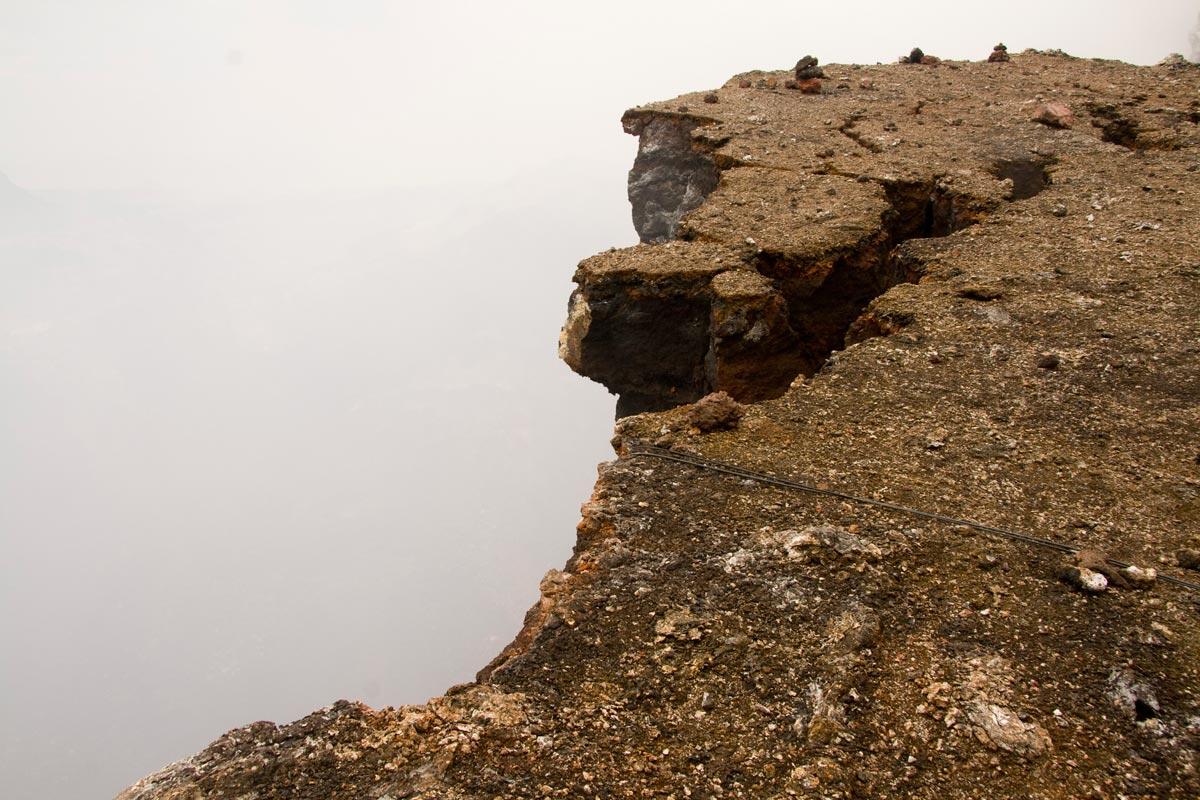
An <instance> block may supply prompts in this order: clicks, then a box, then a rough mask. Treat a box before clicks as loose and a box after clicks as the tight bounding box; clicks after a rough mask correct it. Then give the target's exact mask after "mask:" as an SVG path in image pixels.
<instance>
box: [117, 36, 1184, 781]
mask: <svg viewBox="0 0 1200 800" xmlns="http://www.w3.org/2000/svg"><path fill="white" fill-rule="evenodd" d="M824 72H825V75H826V79H825V86H824V89H823V93H822V94H820V95H806V94H802V93H801V92H799V91H793V90H787V89H784V88H775V87H782V86H783V81H784V79H785V78H786V77H787V73H749V74H746V75H742V76H736V77H735V78H734V79H733V80H731V81H730V82H729V83H728V84H726V85H725V86H724V87H722V88H721V89H720V90H719V91H718V92H717V95H718V97H717V100H718V102H716V103H712V102H709V103H704V102H702V99H701V98H702V96H703V93H701V94H696V95H688V96H685V97H682V98H679V99H677V100H674V101H671V102H669V103H663V104H658V105H652V106H648V107H645V108H640V109H636V110H635V111H632V112H630V113H629V115H627V117H626V121H627V125H628V126H629V127H630V129H631V130H633V131H634V132H635V133H637V132H640V133H641V135H642V136H643V137H644V138H643V148H642V153H641V154H640V155H639V163H640V166H639V167H636V168H635V174H634V175H633V176H632V177H631V192H632V194H633V195H634V204H635V209H639V208H640V210H636V211H635V213H636V214H637V216H638V218H639V222H638V225H639V229H640V230H641V231H642V234H643V238H644V239H646V240H655V241H654V243H646V244H641V245H638V246H636V247H633V248H629V249H626V250H618V251H613V252H609V253H605V254H602V255H599V256H596V257H595V258H592V259H589V260H587V261H585V262H584V263H583V264H582V265H581V266H580V268H579V271H578V272H577V274H576V280H577V282H578V284H579V288H578V291H577V292H576V294H575V296H574V298H573V300H572V303H571V311H570V318H569V320H568V322H567V325H566V327H565V329H564V333H563V337H562V351H563V355H564V357H565V358H566V359H567V360H568V362H569V363H570V364H571V365H572V366H573V367H574V368H575V369H577V370H579V371H581V372H583V373H584V374H587V375H589V376H592V377H595V378H597V379H599V380H602V381H603V382H604V383H605V384H606V385H608V386H609V387H610V388H613V389H614V390H616V391H619V392H621V394H622V401H623V406H624V408H623V410H624V411H636V410H639V409H641V408H665V407H667V406H671V405H676V404H679V403H687V402H690V401H694V400H697V399H698V398H700V397H701V396H704V395H707V394H709V393H710V392H712V391H714V390H723V391H726V392H728V393H729V394H730V395H732V396H733V397H734V398H736V399H738V400H741V401H762V402H755V403H754V404H752V405H749V406H747V407H745V408H741V409H738V411H739V412H740V414H741V415H740V418H738V419H733V418H732V417H731V418H730V424H729V425H722V426H719V427H718V428H716V429H714V430H712V431H711V432H708V433H702V432H700V429H699V428H698V427H697V426H696V425H694V422H695V420H696V419H697V417H696V416H695V415H694V414H693V413H692V412H690V410H689V408H679V409H672V410H667V411H664V412H661V413H648V414H640V415H637V416H631V417H629V418H627V419H624V420H622V421H621V422H620V423H618V426H617V436H616V438H615V439H614V444H615V446H616V447H617V449H618V453H619V454H620V455H621V456H622V457H620V458H618V460H616V461H615V462H613V463H611V464H607V465H604V466H602V467H601V470H600V477H599V480H598V482H597V484H596V489H595V493H594V495H593V497H592V498H591V500H590V501H589V502H588V503H587V504H586V505H585V506H584V508H583V520H582V522H581V523H580V525H579V530H578V542H577V545H576V549H575V554H574V556H573V557H572V558H571V560H570V561H569V562H568V563H567V565H566V567H565V569H563V570H562V571H557V570H552V571H551V572H550V573H549V574H548V575H547V576H546V578H545V580H544V581H543V583H542V587H541V588H542V597H541V600H540V601H539V603H538V604H537V605H536V606H535V607H534V608H533V609H531V610H530V612H529V614H528V616H527V617H526V621H525V626H524V628H523V630H522V631H521V632H520V634H519V635H518V636H517V638H516V639H515V641H514V642H513V643H512V644H511V645H510V646H509V647H508V648H506V649H505V650H504V652H502V653H501V654H500V655H499V656H498V657H497V658H496V660H495V661H493V662H492V663H491V664H490V665H488V667H487V668H486V669H484V670H483V671H482V672H481V673H480V675H479V678H478V680H477V682H476V683H474V684H471V685H469V686H464V687H457V688H456V689H454V690H452V691H451V692H449V693H448V694H447V696H446V697H444V698H437V699H435V700H433V701H431V702H430V703H429V704H428V705H426V706H420V707H407V708H402V709H384V710H382V711H373V710H370V709H368V708H366V707H364V706H361V705H354V704H339V705H335V706H332V707H330V708H328V709H325V710H323V711H321V712H318V713H316V714H314V715H313V716H310V717H308V718H306V719H304V720H301V721H300V722H297V723H292V724H290V725H284V726H276V725H272V724H269V723H256V724H255V725H252V726H249V727H248V728H244V729H241V730H238V731H234V732H231V733H229V734H227V735H226V736H224V737H222V738H221V739H219V740H217V742H215V743H214V744H213V745H212V746H211V747H210V748H208V749H207V750H205V751H204V752H202V753H200V754H199V755H197V756H194V757H192V758H190V759H187V760H184V761H182V762H179V763H177V764H174V765H172V766H170V767H168V768H166V769H165V770H164V771H163V772H161V773H158V774H157V775H153V776H150V777H149V778H146V779H144V780H143V781H142V782H140V783H138V784H137V785H135V786H134V787H132V788H131V789H130V790H128V791H127V792H126V793H124V794H123V795H122V798H123V800H160V799H163V800H165V799H166V798H172V799H173V800H174V799H175V798H179V799H182V798H188V800H208V799H209V798H235V797H238V798H251V797H253V798H256V800H268V798H356V799H357V798H383V797H390V798H402V797H428V798H435V797H436V798H496V797H500V798H515V797H571V798H577V797H613V798H618V797H676V798H684V797H754V798H772V797H779V798H783V797H830V798H838V797H914V798H945V797H980V796H987V797H1010V798H1018V797H1019V798H1026V797H1031V798H1082V797H1093V798H1117V797H1177V798H1185V797H1187V798H1192V797H1196V796H1198V795H1200V776H1198V770H1200V696H1198V693H1200V608H1198V606H1197V598H1196V597H1195V596H1194V595H1191V594H1189V593H1188V592H1187V591H1185V590H1182V589H1179V588H1177V587H1171V586H1168V585H1164V583H1163V581H1162V579H1161V577H1162V576H1163V575H1176V576H1178V577H1187V576H1189V575H1190V576H1191V577H1192V578H1193V579H1196V578H1200V575H1197V574H1196V573H1194V572H1188V571H1187V569H1185V565H1186V564H1191V565H1192V567H1193V568H1194V567H1195V564H1196V563H1198V562H1196V561H1195V560H1194V559H1192V558H1191V554H1194V553H1195V552H1196V551H1197V549H1198V548H1200V535H1198V533H1197V528H1198V520H1200V404H1198V403H1197V401H1198V400H1200V359H1198V356H1200V314H1198V310H1200V224H1198V223H1197V219H1198V216H1197V214H1198V211H1200V181H1197V177H1198V174H1197V168H1198V166H1200V134H1198V130H1197V120H1198V119H1200V116H1198V114H1200V100H1197V98H1198V97H1200V70H1197V69H1195V68H1191V67H1187V66H1179V65H1175V66H1173V67H1170V68H1168V67H1166V66H1163V67H1156V68H1135V67H1131V66H1128V65H1124V64H1119V63H1114V62H1103V61H1087V60H1080V59H1073V58H1068V57H1064V56H1061V55H1057V54H1037V53H1032V52H1027V53H1022V54H1017V55H1013V56H1012V57H1011V60H1010V61H1008V62H1003V61H999V62H992V63H986V62H985V63H954V62H945V61H943V62H941V63H940V64H937V65H924V64H909V65H903V66H900V65H895V66H881V67H849V66H838V65H828V66H825V67H824ZM864 87H866V88H864ZM1044 102H1061V103H1064V104H1066V105H1068V106H1069V107H1070V108H1071V109H1072V110H1073V112H1074V114H1075V116H1076V121H1075V123H1074V125H1073V127H1071V128H1069V129H1056V128H1051V127H1047V126H1045V125H1042V124H1040V123H1038V122H1035V121H1034V120H1033V109H1034V108H1035V107H1036V106H1037V105H1038V104H1039V103H1044ZM685 108H686V109H688V110H683V109H685ZM692 109H694V110H692ZM701 110H702V111H703V113H700V111H701ZM664 131H665V132H664ZM647 136H652V137H653V142H652V143H651V144H652V145H653V146H652V147H651V146H649V145H648V144H647V141H646V139H645V137H647ZM651 151H656V152H651ZM709 165H711V167H710V166H709ZM711 169H715V170H719V171H720V172H719V181H712V180H711V179H710V177H709V176H710V175H711V173H710V172H709V170H711ZM656 171H658V174H657V175H656V176H654V173H655V172H656ZM648 176H653V177H648ZM659 239H664V240H663V241H657V240H659ZM764 398H774V399H765V400H764ZM711 402H713V401H710V403H711ZM729 402H730V401H728V400H724V399H721V400H720V403H722V404H725V405H728V404H729ZM731 407H732V406H731ZM635 441H640V442H657V443H658V444H659V445H660V446H671V447H674V448H676V449H678V450H685V451H689V452H693V453H697V454H700V455H702V456H705V457H708V458H715V459H720V460H724V461H727V462H733V463H736V464H740V465H743V466H744V467H747V468H750V469H754V470H757V471H759V472H773V473H775V474H778V475H784V476H794V477H797V478H800V479H804V480H807V481H810V482H813V483H817V484H819V485H823V486H829V487H833V488H838V489H841V490H844V491H846V492H850V493H853V494H856V495H859V496H865V497H872V498H877V499H880V500H885V501H890V502H893V503H900V504H904V505H908V506H915V507H919V508H923V509H927V510H929V511H934V512H939V513H942V514H946V515H950V516H955V517H966V518H971V519H974V520H978V521H980V522H984V523H988V524H991V525H995V526H1001V527H1007V528H1014V529H1018V530H1024V531H1029V532H1032V533H1036V534H1039V535H1042V536H1046V537H1051V538H1055V539H1057V540H1060V541H1063V542H1067V543H1069V544H1071V545H1073V546H1075V547H1076V548H1078V549H1080V550H1089V551H1102V552H1103V553H1106V554H1108V556H1109V557H1113V558H1120V559H1124V560H1126V561H1130V562H1133V563H1134V564H1137V565H1140V566H1141V567H1143V568H1146V569H1148V568H1150V567H1154V568H1155V569H1157V570H1158V573H1159V576H1160V577H1159V580H1158V581H1156V582H1152V583H1149V584H1148V586H1147V587H1146V588H1136V587H1133V586H1129V587H1128V588H1126V587H1122V586H1119V585H1117V584H1116V582H1114V583H1110V584H1108V586H1107V587H1106V588H1105V589H1104V590H1103V591H1100V592H1097V593H1090V592H1085V591H1082V590H1080V589H1079V588H1077V587H1075V586H1073V585H1072V584H1070V583H1067V582H1064V581H1062V580H1060V579H1059V575H1060V574H1061V572H1062V569H1063V564H1062V554H1060V553H1055V552H1051V551H1046V550H1041V549H1036V548H1032V547H1030V546H1029V545H1026V544H1022V543H1017V542H1013V541H1010V540H1006V539H995V540H994V539H989V538H987V537H985V536H983V535H980V534H976V533H970V532H969V531H967V530H965V529H961V528H956V527H953V526H949V525H945V524H940V523H934V522H929V521H922V520H914V519H913V518H911V517H907V516H905V515H903V514H899V513H896V512H892V511H888V510H885V509H881V508H877V507H869V506H862V505H858V504H853V503H850V502H843V501H840V500H838V499H836V498H828V497H825V498H819V497H812V496H808V495H803V494H797V493H794V492H788V491H786V490H784V489H780V488H773V487H767V486H764V485H761V484H755V483H753V482H750V481H744V480H740V479H738V478H736V477H731V476H727V475H721V474H718V473H713V472H708V471H701V470H699V469H696V468H694V467H689V466H685V465H682V464H676V463H669V462H663V461H653V460H649V459H646V458H635V457H632V456H631V455H630V452H629V446H630V444H631V443H632V442H635ZM1142 574H1147V573H1145V572H1144V571H1143V573H1142Z"/></svg>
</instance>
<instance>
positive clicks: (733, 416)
mask: <svg viewBox="0 0 1200 800" xmlns="http://www.w3.org/2000/svg"><path fill="white" fill-rule="evenodd" d="M743 414H745V406H743V405H742V404H741V403H739V402H738V401H736V400H734V399H733V398H732V397H730V396H729V395H728V394H726V393H725V392H713V393H712V394H709V395H705V396H704V397H702V398H700V399H699V400H698V401H696V402H695V403H693V404H692V407H691V408H689V409H688V410H687V417H686V419H687V423H688V424H689V425H690V426H691V427H693V428H695V429H697V430H698V431H700V432H701V433H708V432H709V431H719V430H728V429H730V428H736V427H737V425H738V423H739V422H741V420H742V415H743Z"/></svg>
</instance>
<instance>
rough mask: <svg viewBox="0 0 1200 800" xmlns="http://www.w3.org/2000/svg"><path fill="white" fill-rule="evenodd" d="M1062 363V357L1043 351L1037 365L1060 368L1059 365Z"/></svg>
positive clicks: (1042, 367)
mask: <svg viewBox="0 0 1200 800" xmlns="http://www.w3.org/2000/svg"><path fill="white" fill-rule="evenodd" d="M1061 363H1062V359H1060V358H1059V357H1058V356H1057V355H1055V354H1054V353H1042V354H1041V355H1040V356H1038V360H1037V365H1038V367H1040V368H1041V369H1058V365H1059V364H1061Z"/></svg>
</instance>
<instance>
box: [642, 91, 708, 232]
mask: <svg viewBox="0 0 1200 800" xmlns="http://www.w3.org/2000/svg"><path fill="white" fill-rule="evenodd" d="M622 122H623V124H624V126H625V131H626V132H627V133H631V134H633V135H635V136H637V137H638V154H637V158H636V159H635V160H634V162H633V168H632V169H631V170H629V202H630V204H631V205H632V206H633V227H634V229H635V230H637V233H638V237H639V238H640V239H641V240H642V241H643V242H661V241H665V240H667V239H673V238H675V234H676V232H677V231H678V229H679V220H680V219H681V218H682V217H683V215H684V214H685V213H687V212H688V211H691V210H692V209H693V208H696V207H697V206H698V205H700V204H701V203H702V202H704V198H705V197H707V196H708V194H709V192H711V191H712V190H713V189H715V188H716V187H717V181H718V179H719V177H720V172H719V171H718V169H717V167H716V165H715V164H714V163H713V159H712V155H711V153H710V152H709V151H708V150H707V148H705V147H704V146H703V145H701V144H700V143H698V142H695V141H693V139H692V131H693V130H695V129H696V127H697V126H699V125H701V124H703V123H704V122H706V120H702V119H699V118H696V117H687V116H667V115H661V114H656V115H653V116H645V115H637V114H627V115H626V116H625V118H624V119H623V120H622Z"/></svg>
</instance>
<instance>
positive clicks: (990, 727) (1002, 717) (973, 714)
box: [967, 700, 1052, 758]
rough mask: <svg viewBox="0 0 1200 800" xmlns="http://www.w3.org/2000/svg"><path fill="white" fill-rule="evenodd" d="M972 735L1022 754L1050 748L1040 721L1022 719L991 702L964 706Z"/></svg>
mask: <svg viewBox="0 0 1200 800" xmlns="http://www.w3.org/2000/svg"><path fill="white" fill-rule="evenodd" d="M967 718H968V719H970V720H971V724H972V725H973V726H974V727H975V736H976V738H977V739H979V740H980V741H981V742H983V743H984V744H987V745H990V746H992V747H998V748H1000V749H1001V750H1005V751H1007V752H1009V753H1014V754H1016V755H1019V756H1022V757H1024V758H1036V757H1038V756H1040V755H1042V754H1044V753H1045V752H1046V751H1047V750H1050V749H1051V748H1052V745H1051V742H1050V734H1049V733H1047V732H1046V729H1045V728H1043V727H1042V726H1041V725H1038V724H1036V723H1033V722H1024V721H1022V720H1021V718H1020V717H1018V716H1017V715H1016V714H1015V713H1014V712H1012V711H1010V710H1009V709H1007V708H1004V707H1002V706H998V705H996V704H994V703H985V702H983V701H982V700H980V701H976V702H975V703H973V704H971V705H970V706H969V707H968V708H967Z"/></svg>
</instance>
